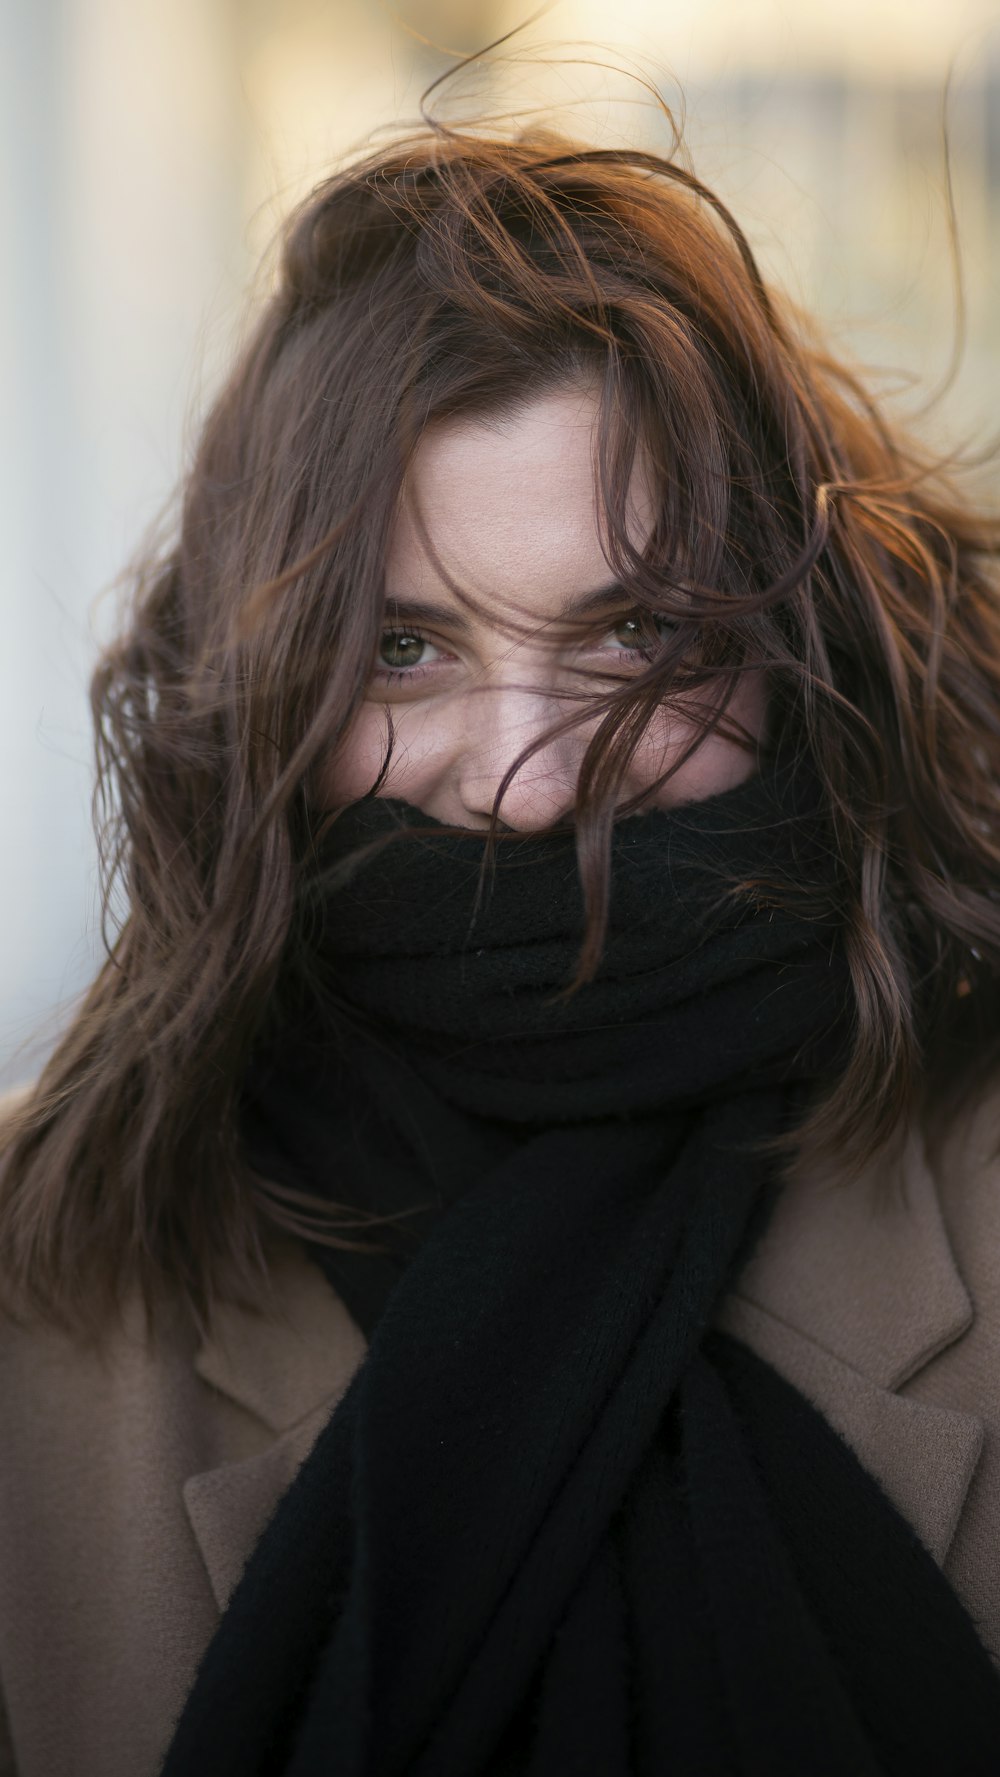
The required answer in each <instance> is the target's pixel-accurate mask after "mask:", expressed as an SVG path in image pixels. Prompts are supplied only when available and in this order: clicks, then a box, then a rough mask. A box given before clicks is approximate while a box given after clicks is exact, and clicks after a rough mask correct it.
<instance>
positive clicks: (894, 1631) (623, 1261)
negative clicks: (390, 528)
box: [163, 767, 1000, 1777]
mask: <svg viewBox="0 0 1000 1777" xmlns="http://www.w3.org/2000/svg"><path fill="white" fill-rule="evenodd" d="M359 848H361V850H362V851H363V852H365V853H366V855H365V856H364V858H363V860H362V862H360V863H359V864H357V865H356V866H355V867H353V868H349V867H348V866H347V864H345V860H346V859H349V858H350V856H351V855H352V854H356V853H357V851H358V849H359ZM483 849H484V848H483V841H482V840H481V839H480V838H478V836H468V837H466V836H464V835H460V836H457V837H456V836H453V835H451V834H450V833H449V832H448V831H447V830H445V829H441V828H440V827H439V826H438V825H437V823H434V822H431V821H428V820H427V818H426V817H424V816H422V815H419V814H418V813H417V812H416V811H415V810H412V809H407V808H406V807H405V805H400V804H392V803H387V802H383V801H379V800H371V801H367V802H364V803H361V804H358V805H356V806H355V807H354V808H353V809H352V810H350V811H348V813H347V814H346V815H345V816H344V817H343V818H342V819H341V820H339V821H338V822H337V824H336V827H335V829H334V831H333V835H332V839H331V842H330V844H329V845H328V846H326V847H324V848H322V850H321V853H320V856H319V859H318V864H319V867H320V868H319V872H318V875H317V876H316V877H315V878H314V879H313V881H312V882H311V883H305V884H304V885H303V892H302V897H301V904H300V915H301V917H300V921H299V931H298V944H299V949H298V952H297V955H298V959H299V965H300V966H302V965H304V975H303V976H302V981H304V982H305V984H306V986H307V987H308V995H307V996H305V997H303V998H302V999H301V1000H298V999H297V997H296V993H293V994H291V995H290V996H289V999H288V1002H287V1003H288V1004H289V1005H300V1006H301V1010H300V1012H299V1013H298V1015H297V1016H295V1017H293V1018H290V1019H289V1018H288V1017H287V1016H286V1018H285V1021H284V1023H283V1025H282V1026H281V1029H280V1031H279V1033H278V1036H277V1038H276V1039H275V1040H274V1041H273V1043H272V1044H271V1046H270V1047H269V1049H268V1051H267V1052H266V1053H263V1054H261V1055H260V1056H258V1058H257V1061H256V1063H255V1066H254V1067H253V1068H252V1069H251V1071H250V1074H249V1076H248V1081H247V1092H246V1125H245V1128H246V1141H247V1146H248V1151H249V1155H250V1157H251V1158H252V1159H253V1160H254V1162H255V1164H257V1165H258V1166H260V1167H261V1168H262V1169H263V1170H268V1169H269V1171H270V1176H274V1177H275V1178H281V1179H283V1180H285V1181H288V1182H294V1183H297V1184H298V1185H300V1186H302V1185H306V1186H308V1187H309V1188H311V1189H313V1190H314V1191H316V1192H318V1193H322V1194H323V1195H326V1196H330V1197H335V1198H336V1199H337V1200H338V1201H344V1202H349V1203H357V1204H358V1205H359V1206H361V1207H362V1208H368V1209H374V1210H375V1211H377V1212H382V1213H385V1212H390V1213H392V1212H395V1211H397V1210H402V1211H404V1212H405V1213H404V1216H403V1218H402V1219H401V1223H400V1228H401V1233H400V1236H399V1241H398V1244H397V1245H396V1247H395V1248H394V1249H393V1250H392V1251H391V1252H390V1253H389V1254H388V1255H383V1256H379V1257H378V1258H375V1256H374V1255H362V1254H344V1253H342V1252H331V1251H330V1249H327V1248H325V1247H318V1246H317V1247H316V1248H315V1250H314V1256H315V1257H316V1258H317V1261H318V1262H319V1263H320V1264H322V1265H323V1267H324V1269H325V1270H326V1271H327V1274H328V1275H329V1276H330V1279H331V1282H332V1283H333V1285H334V1287H335V1288H336V1289H337V1290H338V1292H339V1293H340V1294H341V1295H342V1296H343V1297H344V1299H345V1300H346V1302H347V1304H348V1306H349V1307H351V1308H352V1311H353V1312H354V1313H355V1314H356V1317H357V1318H358V1319H359V1321H360V1322H361V1324H362V1325H363V1327H364V1330H365V1332H366V1334H367V1335H368V1337H369V1340H370V1344H369V1349H368V1351H367V1353H366V1356H365V1359H364V1361H363V1362H362V1364H361V1366H360V1368H359V1369H358V1370H357V1372H356V1373H355V1375H354V1377H353V1378H352V1381H351V1383H350V1386H349V1387H348V1389H347V1392H346V1393H345V1395H344V1396H343V1398H342V1399H341V1401H340V1402H339V1403H338V1405H337V1406H336V1408H335V1409H334V1410H333V1412H332V1414H331V1417H330V1419H329V1421H328V1423H327V1425H326V1427H325V1428H324V1429H323V1430H322V1431H321V1433H320V1435H319V1438H318V1439H317V1442H316V1444H315V1445H314V1447H313V1449H312V1451H311V1453H310V1455H309V1456H308V1457H307V1458H306V1460H305V1462H304V1463H303V1465H302V1467H301V1469H300V1470H299V1473H298V1475H297V1477H296V1479H295V1480H294V1481H293V1483H292V1485H291V1486H290V1487H289V1488H288V1490H287V1492H286V1493H285V1495H284V1496H283V1498H282V1500H281V1501H280V1502H279V1505H278V1507H277V1509H276V1511H275V1514H274V1516H273V1518H272V1520H271V1522H270V1524H269V1525H268V1526H267V1528H266V1529H265V1531H264V1534H263V1535H262V1537H261V1538H260V1541H259V1542H258V1544H257V1546H256V1548H255V1550H254V1551H253V1552H252V1554H251V1556H250V1559H249V1561H248V1563H247V1567H246V1569H245V1572H244V1574H243V1577H242V1579H241V1581H240V1583H239V1585H238V1586H237V1588H236V1591H235V1593H234V1595H233V1597H232V1599H231V1600H230V1602H229V1605H228V1608H227V1609H226V1612H225V1614H224V1616H223V1619H222V1621H221V1623H220V1625H219V1628H218V1631H217V1633H216V1635H215V1637H214V1639H213V1641H212V1643H211V1645H210V1647H209V1648H208V1650H207V1653H206V1655H205V1657H204V1660H203V1661H202V1664H201V1667H200V1669H199V1672H198V1675H197V1677H196V1680H195V1684H194V1687H193V1690H192V1692H191V1695H190V1697H189V1699H188V1701H187V1704H186V1706H185V1709H184V1711H183V1714H182V1716H181V1719H180V1721H179V1723H178V1726H177V1729H176V1732H175V1735H174V1739H173V1741H172V1743H171V1747H170V1749H169V1751H168V1753H167V1757H166V1762H165V1764H164V1766H163V1773H164V1777H209V1774H211V1777H404V1774H405V1777H508V1774H513V1773H524V1774H526V1777H633V1774H635V1777H663V1774H666V1773H677V1774H678V1777H730V1774H731V1777H803V1773H809V1777H886V1774H892V1777H922V1774H924V1773H926V1774H927V1777H931V1774H932V1773H933V1774H934V1777H939V1774H940V1773H941V1772H942V1771H945V1770H955V1771H961V1772H962V1773H963V1777H979V1774H980V1773H982V1777H987V1774H990V1777H993V1774H994V1773H995V1772H996V1770H997V1769H998V1760H1000V1675H998V1674H997V1672H996V1670H995V1669H994V1667H993V1665H992V1663H991V1660H990V1657H989V1655H988V1653H987V1652H986V1650H985V1648H984V1647H983V1645H982V1643H981V1642H980V1640H979V1638H978V1636H977V1634H976V1631H975V1628H974V1626H973V1624H972V1622H971V1619H970V1618H969V1616H968V1614H967V1613H966V1611H965V1609H964V1607H963V1606H962V1604H961V1602H960V1601H959V1599H958V1598H957V1597H956V1595H955V1593H954V1592H953V1590H952V1588H951V1586H950V1584H949V1583H948V1581H947V1580H946V1578H945V1577H944V1575H943V1574H942V1573H941V1571H940V1570H939V1568H938V1567H937V1565H936V1564H935V1562H934V1560H933V1558H932V1557H931V1555H930V1554H929V1553H928V1552H927V1551H926V1550H925V1549H924V1547H923V1545H922V1543H921V1542H920V1540H919V1538H918V1537H917V1535H916V1533H915V1531H914V1530H913V1529H912V1527H911V1526H910V1525H909V1524H908V1523H907V1522H906V1520H905V1519H904V1518H903V1517H902V1516H901V1515H900V1514H899V1512H898V1511H897V1510H896V1508H895V1507H894V1506H893V1505H892V1503H891V1502H890V1501H889V1499H888V1498H887V1496H886V1495H885V1494H884V1493H883V1491H882V1489H881V1488H880V1486H879V1485H878V1483H877V1482H876V1481H875V1480H874V1479H873V1478H872V1477H871V1476H870V1475H869V1474H868V1473H867V1471H866V1470H865V1469H864V1468H863V1466H862V1465H861V1463H860V1462H859V1461H858V1460H857V1458H856V1457H855V1456H854V1454H853V1452H852V1451H851V1449H850V1448H849V1446H848V1445H847V1444H846V1442H845V1441H844V1440H843V1439H842V1438H841V1437H840V1436H839V1435H838V1434H837V1433H836V1432H835V1431H834V1430H833V1429H832V1428H831V1426H830V1425H829V1423H828V1422H827V1421H826V1419H825V1418H824V1417H823V1415H822V1414H821V1413H820V1412H819V1411H818V1410H817V1409H816V1408H815V1407H813V1406H812V1405H811V1403H810V1402H809V1401H808V1400H807V1399H806V1398H805V1397H804V1396H803V1395H802V1394H801V1393H800V1392H799V1391H798V1390H797V1389H796V1388H794V1387H793V1386H792V1385H791V1384H790V1383H789V1382H788V1381H786V1380H785V1379H784V1378H783V1377H782V1376H780V1375H779V1374H778V1372H777V1371H776V1370H775V1369H774V1368H773V1367H772V1366H771V1365H769V1364H768V1363H766V1362H765V1361H764V1360H763V1359H761V1358H759V1357H758V1356H757V1355H756V1354H755V1353H753V1352H752V1351H750V1349H749V1348H748V1347H746V1346H745V1345H743V1344H742V1343H741V1342H739V1341H738V1340H736V1339H733V1338H732V1337H730V1336H729V1335H727V1334H724V1333H722V1332H721V1331H720V1330H718V1329H717V1328H716V1327H714V1326H713V1316H714V1314H715V1310H716V1309H717V1307H718V1305H719V1304H720V1303H721V1301H722V1299H723V1297H724V1296H725V1295H726V1294H727V1293H728V1291H729V1290H731V1289H732V1288H733V1286H734V1284H735V1283H736V1281H737V1279H738V1277H739V1273H740V1271H741V1269H742V1266H743V1264H744V1263H745V1262H746V1259H747V1258H748V1256H749V1254H750V1252H751V1251H752V1250H753V1248H754V1246H755V1244H756V1242H757V1240H758V1239H759V1238H760V1236H761V1234H762V1233H763V1231H764V1229H765V1228H766V1226H767V1222H768V1219H769V1216H770V1214H771V1211H772V1209H773V1205H774V1202H775V1200H776V1197H777V1195H778V1193H779V1192H780V1190H781V1182H780V1175H779V1167H778V1165H777V1163H776V1161H775V1160H774V1158H773V1153H769V1146H768V1144H770V1143H773V1140H774V1138H775V1137H776V1136H778V1135H780V1134H781V1133H783V1132H786V1131H787V1130H788V1129H789V1128H790V1127H791V1126H792V1125H793V1123H794V1121H795V1120H796V1118H798V1117H799V1116H801V1114H802V1111H803V1108H804V1105H805V1103H806V1101H807V1099H808V1096H809V1094H810V1093H811V1092H812V1091H813V1090H814V1089H816V1088H817V1087H819V1086H822V1084H823V1083H824V1081H825V1080H826V1079H828V1078H829V1076H830V1074H831V1072H833V1071H835V1070H836V1068H837V1067H838V1065H840V1064H841V1058H842V1056H843V1053H844V1043H845V1041H846V1040H847V1039H848V1036H849V1030H850V1015H851V1005H850V995H849V987H848V978H847V970H846V964H845V962H844V958H843V954H842V950H841V946H840V943H839V941H838V934H837V929H836V924H835V921H834V920H833V918H832V916H830V915H827V916H824V915H823V912H822V908H823V906H824V905H826V906H827V907H829V906H830V905H831V902H832V896H831V895H830V894H829V893H827V894H826V897H825V900H824V894H823V893H822V892H821V891H822V890H823V888H824V885H826V887H827V889H829V879H830V874H831V864H830V851H829V837H828V833H827V831H826V826H825V822H824V820H823V818H822V814H821V810H820V807H819V801H818V795H817V791H816V787H815V784H814V782H813V780H812V779H811V777H810V776H809V775H808V774H807V773H806V772H805V771H804V770H800V769H789V768H787V767H785V768H780V769H777V768H776V769H775V770H773V771H769V772H768V773H767V774H765V775H763V776H761V777H760V778H757V779H753V780H751V781H749V782H748V783H746V784H743V785H740V786H737V787H736V788H735V789H734V790H730V791H726V792H724V793H723V794H722V795H720V796H716V797H713V798H711V799H709V800H707V801H705V802H702V803H697V804H688V805H685V806H683V807H681V808H678V809H674V810H671V811H660V812H657V813H654V814H650V815H643V816H637V817H634V818H630V819H627V820H623V821H621V822H619V823H618V824H617V826H616V828H615V831H614V837H613V846H612V878H611V882H612V889H611V903H610V918H609V933H608V940H607V943H606V946H605V949H604V953H603V955H602V959H601V962H600V966H599V968H598V971H597V974H596V977H595V978H594V980H592V981H591V982H589V983H587V984H586V985H585V986H584V987H583V988H581V989H580V990H579V991H578V992H576V993H575V994H573V995H571V996H569V997H567V996H566V995H565V994H564V993H563V989H565V987H566V985H567V982H568V981H569V979H570V978H571V976H572V973H573V969H574V965H575V962H576V958H577V954H578V950H579V944H580V939H581V936H582V932H583V904H582V896H581V891H580V887H579V882H578V877H577V869H576V862H575V846H574V841H573V838H572V835H568V836H566V837H565V838H563V837H559V836H545V837H540V838H537V839H517V840H514V841H510V840H504V841H503V842H502V843H501V845H500V847H499V848H498V853H497V866H496V870H495V872H494V873H493V876H492V878H491V879H490V878H487V880H486V882H485V884H484V882H483V879H482V876H481V871H480V865H481V862H482V858H483ZM776 884H777V885H778V888H779V891H780V892H777V893H776V892H775V885H776ZM732 885H737V886H736V892H734V893H731V892H727V889H729V888H731V886H732ZM817 889H818V890H819V891H820V892H816V891H817ZM810 891H812V892H810ZM845 1188H849V1187H845ZM411 1212H415V1213H412V1214H411ZM420 1218H422V1220H421V1219H420ZM373 1264H374V1266H375V1269H374V1270H372V1269H369V1270H368V1272H367V1273H365V1270H364V1267H365V1266H366V1265H368V1266H369V1267H371V1266H372V1265H373ZM379 1265H381V1267H382V1269H381V1270H379V1269H378V1267H379ZM359 1279H361V1280H362V1281H361V1282H360V1283H359V1281H358V1280H359ZM352 1292H353V1293H352Z"/></svg>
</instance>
